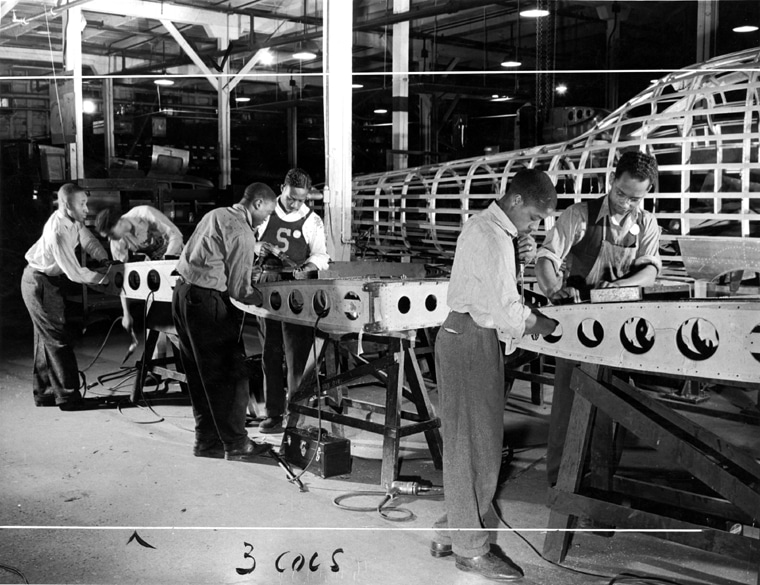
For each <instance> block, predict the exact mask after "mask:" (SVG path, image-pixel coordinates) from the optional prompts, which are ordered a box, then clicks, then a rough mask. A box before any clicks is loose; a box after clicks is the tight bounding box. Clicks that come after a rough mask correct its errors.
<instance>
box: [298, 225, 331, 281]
mask: <svg viewBox="0 0 760 585" xmlns="http://www.w3.org/2000/svg"><path fill="white" fill-rule="evenodd" d="M303 231H304V238H305V239H306V243H307V244H308V245H309V254H310V256H309V257H308V258H307V259H306V262H311V263H312V264H314V266H316V267H317V268H318V269H319V270H327V268H328V267H329V265H330V256H329V255H328V253H327V236H326V234H325V224H324V222H323V221H322V218H321V217H319V216H318V215H317V214H316V213H312V214H311V215H310V216H309V217H308V218H307V219H306V221H305V222H304V226H303Z"/></svg>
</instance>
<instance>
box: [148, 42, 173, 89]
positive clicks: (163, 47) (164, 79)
mask: <svg viewBox="0 0 760 585" xmlns="http://www.w3.org/2000/svg"><path fill="white" fill-rule="evenodd" d="M161 60H162V61H163V62H164V63H166V42H165V41H161ZM161 75H166V67H164V70H163V73H162V74H161ZM153 83H155V84H156V85H163V86H169V85H174V80H173V79H169V78H168V77H159V78H158V79H154V80H153Z"/></svg>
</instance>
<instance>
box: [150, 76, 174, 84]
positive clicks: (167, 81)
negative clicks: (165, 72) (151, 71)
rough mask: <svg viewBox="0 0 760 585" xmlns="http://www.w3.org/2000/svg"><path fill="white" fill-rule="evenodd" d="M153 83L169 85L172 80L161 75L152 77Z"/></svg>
mask: <svg viewBox="0 0 760 585" xmlns="http://www.w3.org/2000/svg"><path fill="white" fill-rule="evenodd" d="M153 83H155V84H156V85H163V86H169V85H174V81H173V80H171V79H167V78H166V77H161V78H159V79H154V80H153Z"/></svg>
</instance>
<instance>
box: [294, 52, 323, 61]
mask: <svg viewBox="0 0 760 585" xmlns="http://www.w3.org/2000/svg"><path fill="white" fill-rule="evenodd" d="M293 58H294V59H298V60H299V61H313V60H314V59H316V58H317V54H316V53H312V52H311V51H298V53H293Z"/></svg>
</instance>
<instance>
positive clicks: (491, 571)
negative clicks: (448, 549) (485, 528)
mask: <svg viewBox="0 0 760 585" xmlns="http://www.w3.org/2000/svg"><path fill="white" fill-rule="evenodd" d="M456 561H457V562H456V567H457V569H459V570H460V571H465V572H468V573H477V574H478V575H480V576H482V577H485V578H486V579H491V580H492V581H517V580H519V579H522V578H523V573H522V571H521V570H520V569H519V568H518V567H517V566H515V565H512V564H510V563H508V562H507V561H505V560H504V559H501V558H499V557H498V556H497V555H495V554H494V553H492V552H488V553H486V554H484V555H481V556H479V557H460V556H459V555H456Z"/></svg>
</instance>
